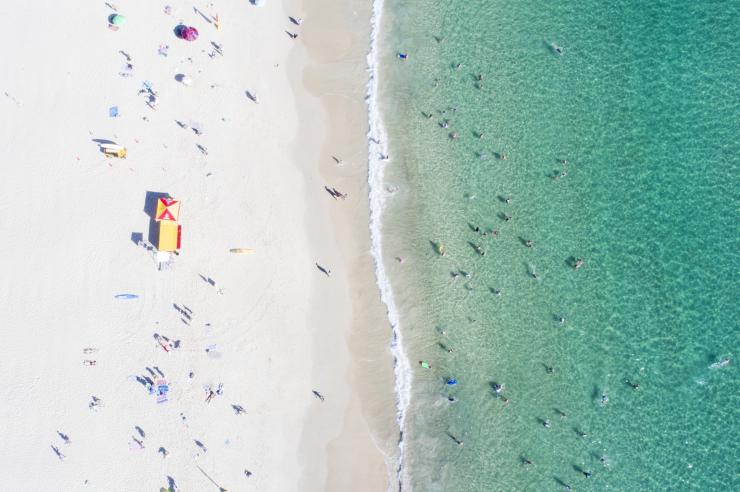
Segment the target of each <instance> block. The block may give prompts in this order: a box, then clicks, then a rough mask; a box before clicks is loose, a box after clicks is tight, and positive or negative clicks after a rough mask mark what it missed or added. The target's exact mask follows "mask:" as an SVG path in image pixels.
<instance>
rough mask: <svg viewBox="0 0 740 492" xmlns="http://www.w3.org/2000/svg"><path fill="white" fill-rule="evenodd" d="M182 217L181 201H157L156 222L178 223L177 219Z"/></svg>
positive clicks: (167, 199) (168, 199)
mask: <svg viewBox="0 0 740 492" xmlns="http://www.w3.org/2000/svg"><path fill="white" fill-rule="evenodd" d="M179 215H180V200H175V199H174V198H169V197H167V198H160V199H159V200H157V213H156V214H155V216H154V220H156V221H157V222H159V221H162V220H171V221H173V222H177V217H178V216H179Z"/></svg>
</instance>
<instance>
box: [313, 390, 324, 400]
mask: <svg viewBox="0 0 740 492" xmlns="http://www.w3.org/2000/svg"><path fill="white" fill-rule="evenodd" d="M312 391H313V395H314V396H315V397H316V398H318V399H319V400H321V403H324V395H322V394H321V393H319V392H318V391H316V390H312Z"/></svg>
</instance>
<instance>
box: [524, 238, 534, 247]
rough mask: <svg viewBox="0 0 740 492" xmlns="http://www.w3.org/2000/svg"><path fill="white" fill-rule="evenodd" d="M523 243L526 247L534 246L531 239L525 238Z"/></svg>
mask: <svg viewBox="0 0 740 492" xmlns="http://www.w3.org/2000/svg"><path fill="white" fill-rule="evenodd" d="M524 245H525V246H526V247H528V248H531V247H532V246H534V241H532V240H531V239H527V240H526V241H525V242H524Z"/></svg>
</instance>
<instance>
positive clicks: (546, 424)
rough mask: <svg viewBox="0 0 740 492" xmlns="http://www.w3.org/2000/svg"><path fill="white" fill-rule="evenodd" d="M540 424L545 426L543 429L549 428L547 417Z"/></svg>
mask: <svg viewBox="0 0 740 492" xmlns="http://www.w3.org/2000/svg"><path fill="white" fill-rule="evenodd" d="M542 425H543V426H544V427H545V429H549V428H550V421H549V420H548V419H545V421H544V422H542Z"/></svg>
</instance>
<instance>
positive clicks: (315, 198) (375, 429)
mask: <svg viewBox="0 0 740 492" xmlns="http://www.w3.org/2000/svg"><path fill="white" fill-rule="evenodd" d="M110 3H111V4H114V6H115V7H116V8H117V9H118V12H120V13H121V14H122V15H124V16H125V17H126V22H125V24H124V25H123V26H121V28H120V29H119V30H118V31H113V30H111V29H109V27H108V25H107V22H106V19H107V17H108V16H109V15H110V14H112V13H113V12H114V11H113V10H112V9H111V8H110V7H109V6H107V5H106V4H105V3H104V2H94V3H91V2H88V1H82V0H75V1H69V2H64V3H63V4H60V3H59V2H50V1H45V2H25V1H20V0H14V1H7V2H3V4H2V6H0V46H5V47H6V50H5V57H4V62H5V65H6V70H3V71H2V72H0V90H1V91H2V92H3V94H0V95H1V96H2V98H0V107H1V108H2V111H1V112H0V125H2V126H1V127H0V135H2V139H3V142H4V145H3V149H4V155H3V171H4V172H3V176H2V179H0V218H1V219H0V237H2V251H3V254H2V255H0V271H2V273H3V276H2V281H0V296H2V297H1V298H2V301H1V303H0V306H1V309H0V320H1V322H2V328H1V329H0V343H1V344H2V347H3V350H4V356H3V359H2V363H0V378H2V380H3V381H4V383H5V386H6V396H5V401H4V402H3V405H2V409H1V410H0V419H2V422H3V425H2V427H0V438H1V439H2V444H3V445H2V447H0V462H2V463H3V468H4V472H3V473H2V477H0V480H1V481H2V484H3V488H4V489H7V490H92V489H94V488H95V489H102V488H105V489H106V490H159V489H160V488H161V487H165V488H166V487H168V486H170V485H172V483H169V484H168V482H169V481H170V480H172V481H173V482H174V484H175V485H176V486H177V487H179V488H180V489H181V490H218V489H219V487H221V488H224V489H228V490H230V491H237V490H269V491H290V490H317V491H318V490H348V487H352V489H353V490H385V489H386V488H387V486H388V471H387V469H386V467H385V462H384V459H385V456H386V455H387V454H388V453H392V452H393V451H394V448H395V439H396V438H397V430H394V428H393V425H394V421H393V413H394V406H393V395H392V367H391V365H392V362H391V358H390V356H389V354H388V351H387V343H388V336H389V333H390V332H389V330H388V328H387V321H386V320H385V319H384V317H383V311H382V309H381V307H380V303H379V300H378V295H377V292H376V289H375V284H374V280H373V273H372V262H371V260H370V256H369V254H368V251H367V250H368V247H369V246H368V243H369V242H368V240H367V236H368V233H367V215H368V213H367V199H366V184H365V182H366V180H365V176H366V165H367V159H366V156H365V155H363V147H364V146H365V145H364V133H365V129H366V126H367V125H366V121H365V110H364V106H363V104H364V103H363V97H364V82H365V78H366V77H365V76H364V73H363V70H364V52H365V50H366V46H367V44H366V36H367V32H366V27H364V26H365V25H366V22H365V21H366V19H367V16H368V15H369V6H367V5H363V4H361V3H360V2H347V3H341V5H332V3H334V4H339V3H340V2H336V1H335V2H326V1H324V2H318V3H316V4H312V5H311V9H310V10H309V9H304V8H303V7H302V6H301V4H300V3H298V2H295V3H293V2H287V3H286V4H285V6H283V5H281V4H280V3H279V2H276V1H271V0H267V1H266V2H265V5H264V6H262V7H255V6H253V5H251V4H249V3H248V2H247V1H246V0H244V1H239V2H235V1H226V0H220V1H215V2H213V4H212V6H211V3H209V2H203V3H201V4H193V3H190V2H181V1H174V0H173V1H168V2H165V1H161V2H149V1H147V2H140V1H134V0H128V1H115V2H110ZM166 5H170V6H171V12H170V14H166V13H165V12H164V7H165V6H166ZM193 7H196V9H197V11H196V10H194V8H193ZM286 9H287V10H286ZM353 12H354V14H353ZM216 13H217V14H218V15H219V19H220V30H216V28H215V26H214V24H213V22H212V21H211V22H208V21H207V20H206V19H207V18H210V16H212V15H214V14H216ZM201 14H202V15H201ZM288 15H297V16H300V17H303V18H304V19H305V22H304V23H303V25H301V26H300V27H299V26H295V25H292V24H291V23H290V22H289V20H288V17H287V16H288ZM179 22H183V23H185V24H188V25H193V26H195V27H197V28H198V29H199V31H200V37H199V39H198V40H197V41H195V42H192V43H188V42H186V41H184V40H180V39H177V38H176V37H175V36H174V34H173V29H174V27H175V26H176V25H177V24H178V23H179ZM358 26H363V27H358ZM327 29H331V30H333V32H334V33H335V34H336V36H337V37H336V39H340V38H341V39H342V40H344V41H343V43H327V42H326V39H327V36H328V34H327V32H328V31H327ZM362 29H365V31H362ZM286 30H287V31H290V32H297V33H299V37H298V39H291V38H290V37H289V36H288V35H287V34H286V33H285V31H286ZM211 41H214V42H216V43H218V44H220V45H222V46H223V56H222V55H219V54H218V53H215V54H213V51H214V50H213V46H212V45H211ZM304 42H305V46H304ZM165 45H168V46H169V49H168V50H167V56H162V55H161V54H159V53H158V49H159V48H160V46H165ZM121 50H122V51H123V52H125V53H126V54H127V55H129V56H130V57H131V64H132V65H133V70H132V72H131V76H130V77H122V76H120V75H119V72H121V70H122V68H123V67H124V66H125V64H126V58H125V55H123V54H121V53H120V52H119V51H121ZM177 74H186V75H187V76H189V77H190V78H191V79H192V84H191V85H190V86H186V85H184V84H182V83H180V82H178V81H177V80H176V79H175V76H176V75H177ZM327 74H332V76H331V77H329V76H327ZM145 80H146V81H150V82H151V83H152V86H153V88H154V90H155V91H156V92H157V94H158V98H157V104H156V109H151V108H150V107H148V106H147V104H146V95H145V94H138V92H139V90H140V89H141V87H142V82H143V81H145ZM304 86H305V87H304ZM247 90H248V91H250V92H251V93H252V94H256V95H257V98H258V101H259V103H255V102H253V101H250V100H249V99H248V98H247V95H246V93H245V91H247ZM111 106H118V108H119V113H120V115H119V116H118V117H116V118H111V117H109V116H108V109H109V107H111ZM144 118H146V119H144ZM177 121H179V122H181V123H183V124H184V126H185V127H186V128H183V127H182V126H181V125H179V124H177ZM348 123H349V124H348ZM193 127H196V128H199V129H200V130H201V131H202V134H201V135H196V133H195V132H193V131H192V128H193ZM93 139H107V140H112V141H115V142H117V143H120V144H122V145H125V146H126V147H127V148H128V151H129V154H128V158H127V159H126V160H118V159H106V158H105V157H104V156H103V155H102V154H101V153H100V152H99V149H98V146H97V144H96V142H94V141H93ZM197 145H201V146H202V147H204V148H206V149H207V151H208V154H207V155H205V154H204V153H202V152H201V151H200V150H199V149H198V148H197ZM333 149H336V150H333ZM330 152H336V153H341V154H342V155H343V156H346V158H345V159H344V161H346V162H344V163H343V166H337V165H336V163H335V162H334V161H332V160H331V155H332V154H330ZM324 185H329V186H334V187H337V188H338V189H340V190H341V191H343V192H347V193H348V194H349V197H348V198H347V199H346V200H334V199H332V198H331V196H329V195H328V193H326V192H325V191H324V189H323V186H324ZM153 193H168V194H170V195H171V196H173V197H175V198H177V199H180V200H182V210H181V213H180V223H181V224H182V226H183V246H182V253H181V254H180V255H179V256H177V257H176V258H175V261H174V264H173V266H172V267H171V268H170V269H166V270H164V271H158V270H157V268H156V265H155V263H154V261H153V260H152V257H151V253H150V252H149V251H147V250H146V249H145V248H144V247H142V246H141V245H137V244H136V241H135V240H136V238H137V236H136V234H137V233H140V234H141V235H142V236H143V238H144V239H146V238H147V236H148V231H149V222H150V219H149V216H148V215H147V213H146V212H145V209H146V208H147V200H148V199H149V201H151V198H152V197H153V196H155V195H154V194H153ZM234 247H249V248H254V249H255V254H253V255H251V256H236V255H232V254H230V253H229V252H228V250H229V248H234ZM316 262H318V263H319V264H321V265H324V266H326V267H327V268H329V269H331V271H332V275H331V277H327V276H325V275H323V274H322V273H321V272H319V270H318V269H317V268H316V266H315V263H316ZM204 279H213V280H214V281H215V286H214V285H212V284H211V283H209V282H208V281H207V280H204ZM121 293H133V294H136V295H138V296H139V297H138V298H137V299H131V300H120V299H116V298H114V296H115V295H117V294H121ZM185 306H187V308H188V309H190V310H191V311H189V313H190V312H191V313H192V314H190V316H189V319H188V317H187V316H183V315H182V314H181V311H178V309H180V310H182V309H184V307H185ZM155 334H159V335H163V336H166V337H168V338H169V339H170V340H180V341H181V342H180V348H178V349H174V350H171V351H170V352H165V351H164V350H163V348H162V347H161V346H160V345H159V344H158V343H157V342H156V340H155V339H154V335H155ZM213 346H215V347H213ZM87 347H90V348H94V349H95V350H94V351H93V352H91V353H84V352H83V349H84V348H87ZM207 347H213V348H214V350H212V351H211V352H210V353H208V352H206V348H207ZM85 360H95V361H96V363H95V365H94V366H88V365H85V364H84V361H85ZM149 370H151V371H152V372H153V373H154V374H157V371H161V372H162V373H163V374H164V375H165V378H166V380H167V382H168V384H169V388H170V391H169V401H167V402H166V403H162V404H157V403H156V398H155V396H154V395H150V394H149V393H148V392H147V390H146V388H145V387H144V386H143V385H142V384H140V382H138V381H137V377H138V378H144V377H149V378H151V379H155V377H154V376H152V375H151V373H150V372H149ZM190 372H192V373H194V377H193V378H192V379H190V378H189V377H188V374H189V373H190ZM219 383H223V394H222V395H217V396H215V398H214V399H213V400H212V401H211V402H210V403H205V399H206V390H205V388H206V387H208V386H212V387H214V388H215V387H217V386H218V385H219ZM312 390H318V391H319V392H321V393H322V394H323V395H324V396H325V401H324V402H321V401H319V399H318V398H316V397H315V396H314V395H313V394H312ZM93 397H95V398H99V399H100V400H99V405H97V406H95V407H93V408H90V407H89V403H90V402H91V401H92V399H93ZM232 405H241V406H243V408H244V409H245V410H246V414H242V415H237V413H236V412H235V410H234V408H233V406H232ZM65 437H66V438H68V439H69V442H68V443H67V442H65ZM137 441H139V442H140V443H141V444H139V443H137ZM141 445H143V448H142V447H141ZM160 447H162V448H165V449H166V450H167V451H168V455H167V457H163V456H162V454H161V453H159V452H158V450H159V448H160ZM54 449H56V450H58V452H59V453H60V454H61V456H63V459H61V458H60V457H58V456H57V454H56V451H55V450H54ZM244 470H249V471H251V472H252V475H251V477H246V476H245V474H244Z"/></svg>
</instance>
